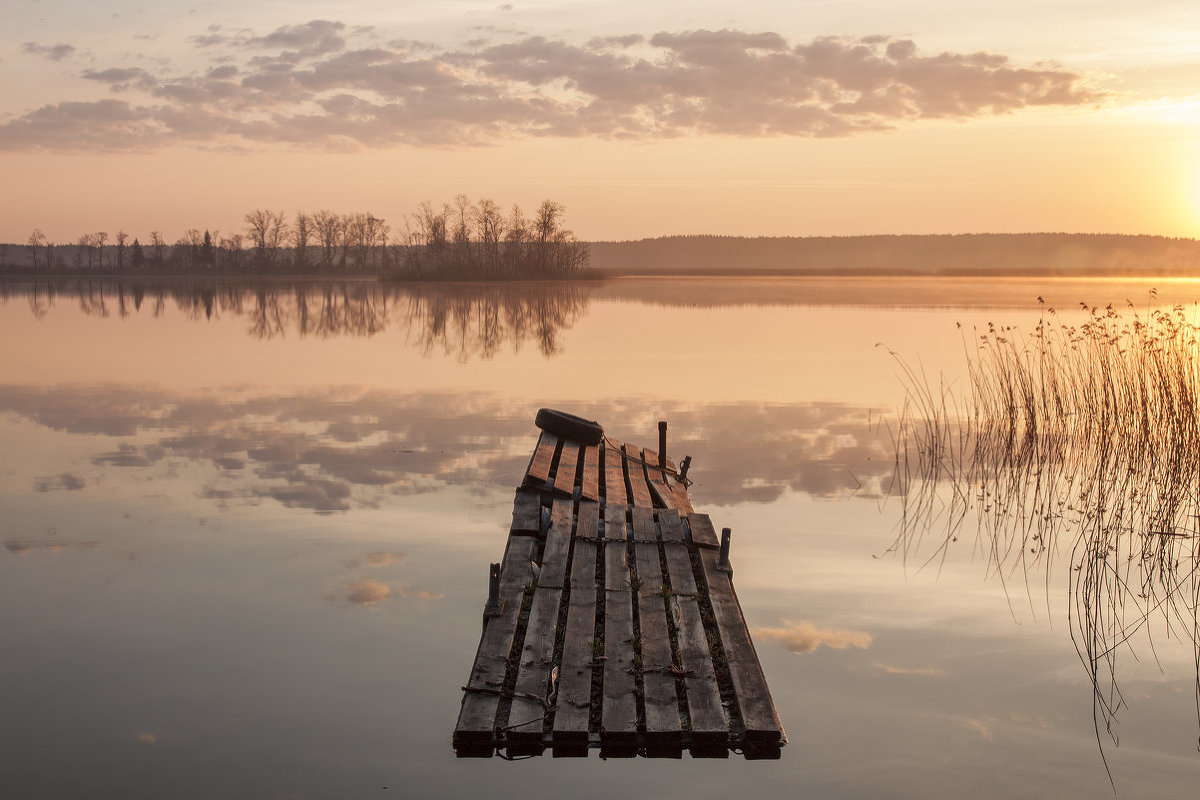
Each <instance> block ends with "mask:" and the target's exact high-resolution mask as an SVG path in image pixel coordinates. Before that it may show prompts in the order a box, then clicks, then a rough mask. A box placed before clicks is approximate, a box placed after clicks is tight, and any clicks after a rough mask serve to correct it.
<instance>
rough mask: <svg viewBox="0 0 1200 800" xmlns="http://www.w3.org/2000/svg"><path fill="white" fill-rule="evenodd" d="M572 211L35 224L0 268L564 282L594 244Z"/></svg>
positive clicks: (32, 272)
mask: <svg viewBox="0 0 1200 800" xmlns="http://www.w3.org/2000/svg"><path fill="white" fill-rule="evenodd" d="M565 213H566V212H565V209H564V207H563V205H562V204H561V203H558V202H556V201H554V200H544V201H542V203H541V205H539V206H538V208H537V210H536V211H535V212H534V213H533V215H532V216H528V217H527V216H526V215H525V213H524V212H523V211H522V210H521V208H520V206H517V205H514V206H513V207H512V210H511V211H510V212H509V213H508V215H507V216H505V215H504V214H503V213H502V212H501V210H500V207H499V206H498V205H497V204H496V203H495V202H493V201H492V200H489V199H486V198H485V199H482V200H480V201H479V202H477V203H472V202H471V201H470V200H469V199H468V198H467V197H466V196H465V195H461V194H460V195H458V196H457V197H456V198H455V199H454V202H453V203H452V204H451V203H443V204H442V205H441V206H440V207H437V206H434V205H433V204H432V203H429V202H425V203H422V204H421V205H420V206H419V207H418V208H417V210H416V211H415V212H414V213H412V214H410V215H408V216H406V217H405V218H404V219H403V220H402V221H401V226H400V228H399V229H398V230H393V228H392V226H391V225H389V224H388V222H387V221H386V220H384V219H383V218H381V217H376V216H375V215H374V214H372V213H369V212H354V213H350V214H338V213H335V212H332V211H326V210H322V211H317V212H314V213H307V212H303V211H298V212H296V215H295V216H294V217H293V218H291V219H290V220H289V218H288V217H287V215H286V214H285V213H284V212H282V211H272V210H270V209H261V208H259V209H255V210H253V211H251V212H248V213H247V214H246V215H245V217H244V218H243V220H244V222H245V228H244V229H243V230H240V231H234V232H232V233H229V234H226V235H222V234H221V232H220V231H214V230H210V229H206V230H204V231H201V230H200V229H199V228H190V229H188V230H187V231H186V232H185V233H184V235H183V236H182V237H180V238H179V239H177V240H176V241H175V243H174V244H167V241H166V239H164V238H163V235H162V233H161V232H159V231H151V232H150V238H149V239H148V241H147V243H145V244H143V243H142V242H141V241H140V240H139V239H138V238H136V237H134V238H133V239H132V240H131V239H130V236H129V234H128V233H126V232H125V231H124V230H120V231H118V232H117V234H116V235H115V236H113V237H110V236H109V234H108V233H107V232H105V231H100V232H96V233H88V234H84V235H82V236H80V237H79V238H78V239H77V240H76V241H75V242H74V243H72V244H57V243H55V242H52V241H50V240H49V239H48V238H47V237H46V235H45V234H44V233H42V231H41V229H34V231H33V232H32V233H30V235H29V238H28V239H27V240H26V242H25V244H23V245H16V244H0V275H18V276H21V277H41V276H49V275H62V276H73V277H83V276H88V277H117V276H127V277H134V276H141V275H155V276H206V277H207V276H211V277H230V278H262V277H267V278H276V277H290V278H296V277H302V276H319V277H336V278H351V277H366V278H375V279H382V280H392V281H454V282H459V281H505V280H564V279H571V278H579V277H586V276H587V273H588V271H587V270H586V267H587V263H588V246H587V244H585V243H582V242H579V241H578V240H577V239H576V238H575V235H574V234H573V233H572V232H571V231H570V230H568V229H567V228H566V227H565V226H564V220H565Z"/></svg>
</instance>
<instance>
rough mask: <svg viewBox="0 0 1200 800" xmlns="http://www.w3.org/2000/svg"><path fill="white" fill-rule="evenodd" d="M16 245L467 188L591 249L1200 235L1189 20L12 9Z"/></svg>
mask: <svg viewBox="0 0 1200 800" xmlns="http://www.w3.org/2000/svg"><path fill="white" fill-rule="evenodd" d="M5 18H6V19H5V24H4V26H3V29H2V30H0V76H2V78H0V81H2V83H0V85H2V86H3V91H2V93H0V170H2V174H3V175H4V176H5V181H4V183H5V188H6V191H5V192H4V193H3V197H2V198H0V204H2V205H0V210H2V213H0V241H5V242H24V241H25V240H26V238H27V237H28V236H29V234H30V232H31V231H32V230H33V229H34V228H35V227H37V228H40V229H41V230H42V231H44V232H45V234H46V235H47V237H48V238H49V239H50V240H51V241H54V242H58V243H66V242H70V241H74V240H75V239H76V238H77V237H78V236H79V235H81V234H83V233H87V232H93V231H100V230H103V231H108V232H110V234H111V233H115V232H116V231H117V230H120V229H124V230H126V231H128V232H129V234H130V235H131V236H138V237H141V238H142V239H143V241H144V240H145V239H146V238H147V236H148V234H149V232H150V231H151V230H158V231H161V232H162V233H163V235H164V237H165V238H166V239H167V240H168V241H172V240H174V239H175V238H177V237H178V236H180V235H181V234H182V233H183V231H184V230H185V229H187V228H199V229H205V228H208V229H212V230H219V231H232V230H234V229H240V228H242V227H243V224H244V223H243V221H242V217H243V215H244V214H245V213H246V212H247V211H249V210H251V209H253V208H257V207H269V208H273V209H278V210H283V211H285V212H287V213H289V214H291V213H294V212H295V211H297V210H305V211H315V210H318V209H322V208H326V209H329V210H332V211H337V212H342V213H346V212H351V211H370V212H373V213H374V214H375V215H376V216H382V217H384V218H385V219H387V221H388V222H389V223H390V224H391V225H392V226H393V228H394V229H398V228H399V227H401V226H402V225H403V218H404V216H405V215H406V214H408V213H410V212H411V211H412V210H413V209H414V208H415V207H416V205H417V204H418V203H420V202H421V201H423V200H431V201H434V202H439V203H440V202H442V201H449V200H451V199H452V198H453V197H454V195H456V194H458V193H460V192H461V193H465V194H467V195H468V196H469V197H471V198H472V199H478V198H479V197H490V198H492V199H494V200H496V201H497V202H498V203H499V204H500V205H501V206H502V207H507V206H509V205H510V204H512V203H514V202H515V203H520V204H521V205H522V206H523V207H526V208H527V209H529V208H532V207H533V206H535V205H536V204H537V203H538V202H539V201H540V200H541V199H542V198H545V197H551V198H554V199H556V200H559V201H561V202H562V203H564V204H565V206H566V208H567V212H568V216H567V219H568V224H569V225H570V226H571V227H572V228H573V229H574V230H575V232H576V234H577V235H578V236H579V237H580V238H583V239H632V238H641V237H646V236H658V235H667V234H678V233H716V234H736V235H776V236H778V235H797V236H807V235H850V234H871V233H964V232H985V231H988V232H1024V231H1069V232H1102V233H1148V234H1164V235H1168V236H1187V237H1195V236H1200V135H1198V134H1200V47H1197V42H1200V7H1198V6H1197V5H1196V3H1195V0H1187V1H1183V0H1178V1H1177V0H1149V1H1148V2H1142V3H1129V2H1113V1H1111V0H1069V1H1066V0H1036V1H1035V0H1011V1H1010V2H1005V3H1002V4H984V5H980V4H967V3H958V2H949V0H897V1H896V2H853V3H851V2H825V1H824V0H820V1H819V0H788V1H787V2H761V1H760V2H755V3H728V2H709V1H708V0H692V2H687V3H682V2H680V3H661V2H650V3H647V2H644V1H643V2H631V1H630V0H604V2H594V1H593V0H538V2H521V0H513V2H506V3H494V2H472V1H471V0H403V1H402V2H396V1H395V0H391V1H390V2H377V1H376V0H366V1H364V0H351V1H350V2H345V3H339V4H327V3H319V2H262V3H233V2H227V0H213V1H211V2H201V1H199V0H197V1H196V2H190V1H189V2H179V1H177V0H162V2H156V3H153V4H148V3H142V2H132V1H130V2H126V0H115V1H112V2H100V3H91V2H82V0H16V2H14V3H12V4H9V6H8V7H7V8H6V11H5Z"/></svg>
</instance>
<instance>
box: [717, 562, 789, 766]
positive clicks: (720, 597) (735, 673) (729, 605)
mask: <svg viewBox="0 0 1200 800" xmlns="http://www.w3.org/2000/svg"><path fill="white" fill-rule="evenodd" d="M718 558H719V555H718V553H717V552H715V551H713V550H702V551H701V552H700V561H701V564H702V565H703V569H704V579H705V581H706V582H707V584H708V596H709V599H710V600H711V602H712V608H713V617H714V618H715V620H716V624H717V629H718V630H719V632H720V635H721V644H722V645H723V646H724V650H725V658H726V661H727V663H728V665H729V674H730V678H731V679H732V681H733V691H734V694H735V695H736V696H737V702H738V709H739V710H740V712H741V715H742V724H743V725H744V726H745V729H746V732H745V736H746V740H747V742H750V743H751V744H755V743H757V744H763V745H770V744H775V743H779V742H781V741H783V740H784V739H785V736H784V731H783V725H782V724H781V723H780V721H779V714H778V712H777V711H776V710H775V703H774V701H773V700H772V699H771V692H770V690H769V689H768V688H767V679H766V677H764V676H763V672H762V666H761V665H760V664H759V661H758V654H757V653H756V652H755V650H754V643H753V642H752V641H751V639H750V631H749V629H748V628H747V627H746V619H745V617H744V616H743V614H742V607H741V604H740V603H738V599H737V595H736V594H735V593H734V591H733V583H732V581H731V580H730V578H729V573H728V572H724V571H722V570H721V569H719V568H718V566H717V559H718Z"/></svg>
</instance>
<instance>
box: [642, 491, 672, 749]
mask: <svg viewBox="0 0 1200 800" xmlns="http://www.w3.org/2000/svg"><path fill="white" fill-rule="evenodd" d="M633 538H634V542H635V544H634V557H635V561H636V567H637V576H638V591H637V598H638V624H639V627H640V630H641V646H642V653H641V655H642V694H643V698H644V700H645V709H646V739H647V741H648V742H651V743H661V742H670V741H676V740H678V739H679V736H680V733H681V730H682V729H681V726H680V720H679V700H678V698H677V696H676V694H675V676H674V674H673V673H672V671H671V666H672V663H673V659H672V656H671V635H670V631H669V629H668V626H667V599H666V596H665V594H664V592H663V574H662V565H661V563H660V562H659V558H658V545H657V544H656V543H655V539H656V538H657V530H656V528H655V525H654V512H653V511H652V510H651V509H648V508H635V509H633Z"/></svg>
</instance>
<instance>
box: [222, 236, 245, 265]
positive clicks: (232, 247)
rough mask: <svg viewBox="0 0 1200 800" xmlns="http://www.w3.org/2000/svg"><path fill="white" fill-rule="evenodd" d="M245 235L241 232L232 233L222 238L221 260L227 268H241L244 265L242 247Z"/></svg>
mask: <svg viewBox="0 0 1200 800" xmlns="http://www.w3.org/2000/svg"><path fill="white" fill-rule="evenodd" d="M244 241H245V237H243V236H242V235H241V234H240V233H231V234H230V235H229V236H226V237H225V238H223V239H221V261H222V266H223V267H224V268H226V269H240V268H241V266H242V255H243V253H244V252H245V251H244V250H243V249H242V245H243V242H244Z"/></svg>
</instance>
